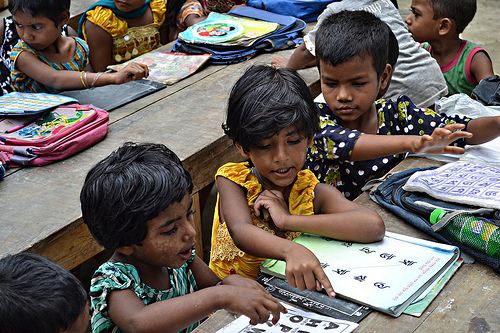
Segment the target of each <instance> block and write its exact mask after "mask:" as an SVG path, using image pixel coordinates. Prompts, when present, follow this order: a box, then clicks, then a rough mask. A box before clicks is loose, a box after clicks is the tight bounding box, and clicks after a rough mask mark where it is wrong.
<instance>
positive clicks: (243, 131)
mask: <svg viewBox="0 0 500 333" xmlns="http://www.w3.org/2000/svg"><path fill="white" fill-rule="evenodd" d="M292 125H293V126H296V128H297V131H298V132H299V133H300V134H301V135H305V136H306V137H307V138H310V137H311V136H313V135H314V134H315V133H316V132H318V131H319V116H318V112H317V110H316V107H315V104H314V101H313V98H312V95H311V92H310V90H309V88H308V87H307V84H306V83H305V82H304V80H303V79H302V78H301V77H300V76H299V74H297V73H296V72H295V71H292V70H289V69H287V68H279V69H276V68H273V67H271V66H267V65H253V66H251V67H250V68H248V69H247V70H246V72H245V73H244V74H243V76H241V77H240V78H239V79H238V81H237V82H236V83H235V85H234V86H233V88H232V90H231V94H230V96H229V102H228V107H227V115H226V123H225V124H222V128H223V129H224V132H225V133H226V134H227V135H228V136H229V137H230V138H231V139H232V140H233V142H237V143H239V144H241V146H242V147H243V149H244V150H245V151H247V152H248V151H250V149H251V148H252V147H256V146H257V145H258V143H259V142H260V141H262V140H265V139H267V138H270V137H272V136H273V135H276V134H278V133H279V132H280V131H281V130H282V129H284V128H286V127H288V126H292Z"/></svg>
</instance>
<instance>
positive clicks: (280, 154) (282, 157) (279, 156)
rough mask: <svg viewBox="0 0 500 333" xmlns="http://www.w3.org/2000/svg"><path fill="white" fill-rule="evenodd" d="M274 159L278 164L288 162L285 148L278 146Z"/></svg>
mask: <svg viewBox="0 0 500 333" xmlns="http://www.w3.org/2000/svg"><path fill="white" fill-rule="evenodd" d="M274 159H275V161H276V162H283V161H286V160H288V152H287V150H286V148H285V147H282V146H281V145H280V146H278V147H277V148H276V150H275V152H274Z"/></svg>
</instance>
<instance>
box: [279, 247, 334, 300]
mask: <svg viewBox="0 0 500 333" xmlns="http://www.w3.org/2000/svg"><path fill="white" fill-rule="evenodd" d="M293 244H294V248H293V250H292V251H290V252H289V253H288V254H287V255H286V260H285V261H286V270H285V274H286V279H287V280H288V283H289V284H290V286H291V287H293V288H299V290H305V289H307V290H310V291H312V290H314V289H316V290H318V291H321V286H323V288H324V289H325V291H326V293H327V294H328V296H330V297H335V291H334V290H333V287H332V284H331V283H330V280H329V279H328V277H327V276H326V273H325V271H324V270H323V268H322V267H321V264H320V262H319V260H318V258H317V257H316V256H315V255H314V253H312V252H311V251H310V250H308V249H307V248H306V247H304V246H302V245H300V244H297V243H293Z"/></svg>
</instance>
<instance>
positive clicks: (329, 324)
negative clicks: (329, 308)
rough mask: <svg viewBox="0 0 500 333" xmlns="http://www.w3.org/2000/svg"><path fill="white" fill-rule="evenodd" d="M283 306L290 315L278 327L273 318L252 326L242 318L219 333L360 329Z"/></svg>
mask: <svg viewBox="0 0 500 333" xmlns="http://www.w3.org/2000/svg"><path fill="white" fill-rule="evenodd" d="M283 306H285V307H286V308H287V310H288V313H286V314H283V313H282V314H281V316H280V320H279V322H278V323H277V324H276V325H273V324H272V322H271V319H272V318H270V319H269V320H268V321H267V323H264V324H257V325H250V324H249V322H250V319H249V318H248V317H246V316H240V317H238V318H237V319H236V320H235V321H233V322H232V323H231V324H229V325H227V326H225V327H224V328H222V329H220V330H219V331H217V333H281V332H288V333H312V332H325V333H330V332H331V333H341V332H342V333H349V332H352V331H354V330H355V329H356V328H357V327H358V324H357V323H353V322H350V321H346V320H341V319H335V318H331V317H326V316H322V315H319V314H316V313H313V312H308V311H304V310H301V309H299V308H296V307H294V306H292V305H289V304H286V303H283Z"/></svg>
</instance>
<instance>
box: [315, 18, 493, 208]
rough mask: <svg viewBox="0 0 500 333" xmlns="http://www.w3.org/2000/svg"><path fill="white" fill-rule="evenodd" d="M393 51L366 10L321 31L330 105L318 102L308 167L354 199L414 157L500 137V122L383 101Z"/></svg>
mask: <svg viewBox="0 0 500 333" xmlns="http://www.w3.org/2000/svg"><path fill="white" fill-rule="evenodd" d="M388 53H389V27H388V26H387V25H386V24H385V23H383V22H382V21H381V20H380V19H378V18H377V17H376V16H374V15H373V14H371V13H368V12H366V11H342V12H339V13H336V14H334V15H332V16H330V17H329V18H328V19H327V20H325V23H324V24H322V25H321V26H320V28H319V29H318V32H317V38H316V56H317V63H318V68H319V71H320V79H321V90H322V93H323V96H324V98H325V101H326V103H317V107H318V111H319V114H320V126H321V129H320V132H319V133H318V134H317V135H316V136H315V139H314V144H313V146H312V147H311V148H310V150H309V153H308V158H307V161H306V166H307V167H308V168H309V169H310V170H311V171H313V172H314V173H315V174H316V176H317V177H318V179H319V180H320V181H321V182H324V183H328V184H332V185H334V186H336V187H337V189H339V190H340V191H341V192H342V193H343V194H344V196H345V197H347V198H348V199H350V200H353V199H355V198H356V197H357V196H358V195H359V194H360V193H361V188H362V187H363V185H364V184H365V183H366V182H367V181H368V180H370V179H371V178H375V177H380V176H382V175H384V174H385V173H387V172H388V171H389V170H390V169H392V168H393V167H394V166H396V165H397V164H398V163H399V162H401V161H402V160H403V159H404V158H405V157H406V155H407V153H408V152H414V153H427V154H445V153H446V154H463V153H464V152H465V150H464V148H463V147H464V146H465V145H466V144H481V143H484V142H487V141H490V140H492V139H494V138H496V137H497V136H499V135H500V117H483V118H477V119H470V118H467V117H463V116H447V115H446V114H439V113H436V112H435V111H433V110H431V109H423V108H418V107H417V106H415V105H414V104H413V103H412V101H411V100H410V99H409V98H408V97H407V96H404V95H402V96H400V97H398V98H397V100H378V101H376V99H377V96H379V92H380V91H381V90H383V89H385V88H386V87H387V85H388V84H389V81H390V76H391V72H392V67H391V65H389V64H388ZM422 75H425V73H422ZM408 93H411V92H408Z"/></svg>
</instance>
